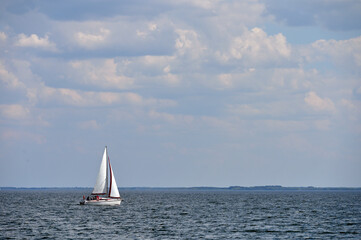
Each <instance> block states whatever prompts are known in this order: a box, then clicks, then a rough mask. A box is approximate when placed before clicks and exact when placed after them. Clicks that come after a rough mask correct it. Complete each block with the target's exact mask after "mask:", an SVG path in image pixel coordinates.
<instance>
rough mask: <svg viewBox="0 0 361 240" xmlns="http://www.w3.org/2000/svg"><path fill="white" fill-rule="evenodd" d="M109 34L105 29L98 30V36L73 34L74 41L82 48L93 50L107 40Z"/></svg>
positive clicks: (82, 33)
mask: <svg viewBox="0 0 361 240" xmlns="http://www.w3.org/2000/svg"><path fill="white" fill-rule="evenodd" d="M109 34H110V30H109V29H106V28H100V30H99V33H98V34H90V33H84V32H77V33H76V34H75V40H76V41H77V43H78V44H79V45H80V46H82V47H85V48H95V47H96V46H98V45H99V44H102V43H103V42H104V41H105V40H106V39H107V37H108V36H109Z"/></svg>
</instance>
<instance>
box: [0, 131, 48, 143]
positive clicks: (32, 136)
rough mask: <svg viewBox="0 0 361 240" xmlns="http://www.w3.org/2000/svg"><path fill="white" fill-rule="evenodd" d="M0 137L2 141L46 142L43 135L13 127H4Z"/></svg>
mask: <svg viewBox="0 0 361 240" xmlns="http://www.w3.org/2000/svg"><path fill="white" fill-rule="evenodd" d="M1 139H2V140H3V141H4V142H8V141H15V142H17V143H18V142H21V141H24V140H25V141H27V142H35V143H37V144H44V143H46V137H45V136H43V135H40V134H37V133H32V132H28V131H19V130H13V129H5V130H4V131H3V132H2V133H1Z"/></svg>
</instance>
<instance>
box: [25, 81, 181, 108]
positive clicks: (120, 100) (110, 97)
mask: <svg viewBox="0 0 361 240" xmlns="http://www.w3.org/2000/svg"><path fill="white" fill-rule="evenodd" d="M28 91H29V97H30V99H29V100H30V102H33V103H39V104H45V105H48V104H60V105H69V106H74V107H101V106H111V105H113V106H114V105H131V106H139V107H147V106H151V107H168V106H174V105H175V102H174V101H172V100H167V99H154V98H147V99H145V98H143V97H142V96H140V95H139V94H136V93H133V92H125V93H116V92H94V91H81V90H74V89H67V88H52V87H47V86H41V87H38V88H36V89H35V88H33V89H29V90H28Z"/></svg>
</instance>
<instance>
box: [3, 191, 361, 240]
mask: <svg viewBox="0 0 361 240" xmlns="http://www.w3.org/2000/svg"><path fill="white" fill-rule="evenodd" d="M86 194H88V192H84V191H79V190H14V191H0V239H4V238H5V239H6V238H15V239H46V238H50V239H54V238H58V239H82V238H85V239H90V238H92V239H96V238H97V239H290V238H296V239H304V238H312V239H332V238H333V239H361V192H359V191H358V192H341V191H340V192H338V191H334V192H328V191H320V192H316V191H315V192H307V191H304V192H282V191H281V192H265V191H264V192H246V191H238V192H237V191H213V192H212V191H126V192H121V196H122V197H123V198H124V199H125V201H124V202H122V203H121V205H120V206H116V207H104V206H82V205H79V201H80V200H81V198H82V196H83V195H86Z"/></svg>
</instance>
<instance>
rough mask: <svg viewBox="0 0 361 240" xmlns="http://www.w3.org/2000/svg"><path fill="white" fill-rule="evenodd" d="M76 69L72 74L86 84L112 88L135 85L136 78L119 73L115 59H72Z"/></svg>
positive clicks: (72, 64) (124, 87)
mask: <svg viewBox="0 0 361 240" xmlns="http://www.w3.org/2000/svg"><path fill="white" fill-rule="evenodd" d="M70 66H71V67H72V69H73V70H74V71H72V72H71V74H70V76H71V77H73V78H75V79H76V81H77V82H80V83H83V84H84V85H88V86H89V85H93V86H97V87H102V88H110V89H127V88H130V87H132V86H133V82H134V80H133V79H132V78H130V77H126V76H124V75H121V74H120V73H119V68H118V64H117V63H116V62H115V61H114V59H105V60H103V59H100V60H95V61H92V60H84V61H72V62H70Z"/></svg>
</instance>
